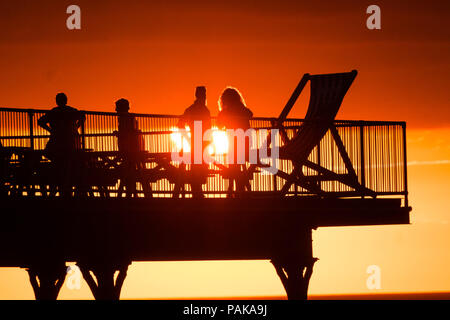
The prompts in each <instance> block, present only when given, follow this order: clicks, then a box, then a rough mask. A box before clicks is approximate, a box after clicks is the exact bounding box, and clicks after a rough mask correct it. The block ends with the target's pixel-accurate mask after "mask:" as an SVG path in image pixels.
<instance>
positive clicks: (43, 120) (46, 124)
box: [38, 113, 52, 133]
mask: <svg viewBox="0 0 450 320" xmlns="http://www.w3.org/2000/svg"><path fill="white" fill-rule="evenodd" d="M38 125H39V126H40V127H41V128H43V129H45V130H47V131H48V132H50V133H51V132H52V128H50V126H49V120H48V114H47V113H46V114H44V115H43V116H42V117H40V118H39V120H38Z"/></svg>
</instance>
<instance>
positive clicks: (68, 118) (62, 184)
mask: <svg viewBox="0 0 450 320" xmlns="http://www.w3.org/2000/svg"><path fill="white" fill-rule="evenodd" d="M56 104H57V106H56V107H54V108H53V109H51V110H50V111H47V112H46V113H45V114H44V115H43V116H42V117H41V118H39V120H38V125H39V126H41V127H42V128H44V129H45V130H47V131H48V132H50V139H49V140H48V142H47V144H46V146H45V150H44V155H45V156H46V157H47V158H48V159H50V160H51V162H52V163H53V164H54V165H55V168H56V170H55V171H54V172H53V175H54V178H55V180H56V181H57V184H58V186H59V192H60V195H69V196H70V195H71V194H72V190H71V189H72V177H73V176H74V175H71V173H72V171H73V169H74V164H75V162H76V161H77V160H76V152H77V151H79V150H80V149H81V137H80V135H79V133H78V129H79V128H80V127H81V126H82V124H83V123H84V121H85V115H84V113H82V112H80V111H78V110H77V109H75V108H72V107H70V106H68V105H67V96H66V95H65V94H64V93H58V94H57V95H56Z"/></svg>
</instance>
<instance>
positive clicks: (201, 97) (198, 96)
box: [195, 86, 206, 101]
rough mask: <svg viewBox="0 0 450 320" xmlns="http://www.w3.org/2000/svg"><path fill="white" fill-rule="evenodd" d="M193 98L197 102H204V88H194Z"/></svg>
mask: <svg viewBox="0 0 450 320" xmlns="http://www.w3.org/2000/svg"><path fill="white" fill-rule="evenodd" d="M195 98H196V99H197V100H202V101H206V87H203V86H201V87H197V88H195Z"/></svg>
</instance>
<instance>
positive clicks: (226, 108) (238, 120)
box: [217, 87, 253, 195]
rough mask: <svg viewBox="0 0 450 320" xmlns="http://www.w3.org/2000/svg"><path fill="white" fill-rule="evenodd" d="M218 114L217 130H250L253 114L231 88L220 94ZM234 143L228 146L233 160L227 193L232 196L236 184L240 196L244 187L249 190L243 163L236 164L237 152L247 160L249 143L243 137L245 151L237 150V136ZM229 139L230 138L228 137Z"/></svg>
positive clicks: (240, 96)
mask: <svg viewBox="0 0 450 320" xmlns="http://www.w3.org/2000/svg"><path fill="white" fill-rule="evenodd" d="M219 110H220V112H219V114H218V116H217V125H218V127H219V129H221V128H224V127H225V128H226V129H233V130H237V129H242V130H244V131H246V130H247V129H249V128H250V119H251V118H252V117H253V112H252V111H251V110H250V109H249V108H247V106H246V105H245V100H244V98H243V97H242V95H241V93H240V92H239V91H238V90H237V89H236V88H233V87H227V88H225V90H224V91H223V92H222V95H221V96H220V98H219ZM233 137H234V141H230V145H232V146H233V147H234V152H233V155H234V159H233V162H232V164H230V175H229V182H230V184H229V186H228V193H229V195H232V191H233V189H234V184H236V191H237V193H238V194H239V195H240V194H242V193H243V192H244V189H245V187H246V186H247V188H249V183H248V176H247V168H246V166H245V163H243V164H242V163H241V164H238V163H237V162H238V156H237V155H238V152H245V159H246V160H247V159H248V150H249V146H250V142H249V140H248V137H247V136H245V150H238V148H237V145H238V141H237V136H236V135H234V136H233ZM229 139H230V137H229Z"/></svg>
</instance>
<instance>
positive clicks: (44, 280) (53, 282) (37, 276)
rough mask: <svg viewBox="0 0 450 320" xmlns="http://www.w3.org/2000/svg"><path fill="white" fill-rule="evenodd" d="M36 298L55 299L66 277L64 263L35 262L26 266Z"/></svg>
mask: <svg viewBox="0 0 450 320" xmlns="http://www.w3.org/2000/svg"><path fill="white" fill-rule="evenodd" d="M26 270H27V272H28V276H29V277H30V282H31V286H32V287H33V291H34V296H35V297H36V300H56V299H57V298H58V294H59V291H60V289H61V287H62V285H63V283H64V280H65V278H66V266H65V264H64V263H48V264H37V265H32V266H30V267H28V268H26Z"/></svg>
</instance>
